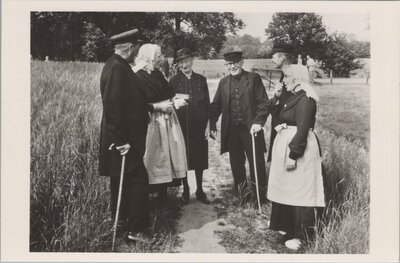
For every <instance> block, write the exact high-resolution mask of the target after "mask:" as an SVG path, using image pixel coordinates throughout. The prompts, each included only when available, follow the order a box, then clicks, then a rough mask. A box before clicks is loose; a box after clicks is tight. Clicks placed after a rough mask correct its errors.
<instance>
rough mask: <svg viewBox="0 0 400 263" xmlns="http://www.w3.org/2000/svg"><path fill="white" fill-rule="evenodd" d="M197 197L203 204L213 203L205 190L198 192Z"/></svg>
mask: <svg viewBox="0 0 400 263" xmlns="http://www.w3.org/2000/svg"><path fill="white" fill-rule="evenodd" d="M196 198H197V200H199V201H200V202H202V203H203V204H206V205H209V204H211V201H210V200H209V199H208V198H207V195H206V194H205V193H204V192H196Z"/></svg>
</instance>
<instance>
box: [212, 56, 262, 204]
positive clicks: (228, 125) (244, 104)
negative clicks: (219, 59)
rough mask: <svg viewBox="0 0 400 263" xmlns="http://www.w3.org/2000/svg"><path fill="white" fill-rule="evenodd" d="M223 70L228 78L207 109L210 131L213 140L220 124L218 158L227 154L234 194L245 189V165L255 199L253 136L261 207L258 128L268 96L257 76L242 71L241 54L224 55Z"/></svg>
mask: <svg viewBox="0 0 400 263" xmlns="http://www.w3.org/2000/svg"><path fill="white" fill-rule="evenodd" d="M224 59H225V66H226V68H227V70H228V71H229V73H230V74H229V75H228V76H226V77H224V78H222V79H221V80H220V82H219V84H218V88H217V91H216V93H215V96H214V99H213V102H212V103H211V106H210V130H211V133H212V135H213V136H214V137H215V136H216V131H217V127H216V123H217V121H218V118H219V116H220V115H221V114H222V120H221V154H223V153H225V152H229V159H230V164H231V169H232V174H233V179H234V184H235V190H236V192H237V191H238V190H240V187H242V186H246V185H247V180H246V168H245V161H246V156H247V160H248V162H249V167H250V176H251V186H252V190H253V191H252V192H253V196H255V192H256V187H255V176H254V175H255V173H254V167H253V152H252V136H255V148H256V149H255V152H256V163H257V175H258V183H259V192H260V201H261V203H264V202H265V201H266V197H265V192H266V189H265V186H266V169H265V159H264V153H265V151H266V145H265V139H264V134H263V129H262V127H263V126H264V124H265V122H266V120H267V117H268V114H269V110H268V107H267V102H268V96H267V93H266V91H265V87H264V85H263V83H262V81H261V77H260V75H258V74H257V73H253V72H247V71H245V70H243V69H242V66H243V58H242V52H241V51H233V52H228V53H225V54H224Z"/></svg>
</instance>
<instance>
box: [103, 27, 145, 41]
mask: <svg viewBox="0 0 400 263" xmlns="http://www.w3.org/2000/svg"><path fill="white" fill-rule="evenodd" d="M110 41H111V44H112V45H118V44H125V43H135V42H139V41H142V40H141V39H140V38H139V30H137V29H132V30H129V31H126V32H123V33H121V34H118V35H114V36H112V37H110Z"/></svg>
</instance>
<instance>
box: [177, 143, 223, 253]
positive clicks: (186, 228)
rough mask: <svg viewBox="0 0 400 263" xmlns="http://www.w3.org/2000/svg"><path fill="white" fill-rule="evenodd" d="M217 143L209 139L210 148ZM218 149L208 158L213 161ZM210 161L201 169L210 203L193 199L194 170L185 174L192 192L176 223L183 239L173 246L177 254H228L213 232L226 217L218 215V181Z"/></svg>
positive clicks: (214, 146)
mask: <svg viewBox="0 0 400 263" xmlns="http://www.w3.org/2000/svg"><path fill="white" fill-rule="evenodd" d="M216 144H217V143H216V142H211V141H210V147H212V148H216V147H218V146H217V145H216ZM216 152H217V151H215V150H214V151H210V155H211V156H210V160H215V157H216V156H213V155H216V154H215V153H216ZM215 165H216V164H215V163H214V162H213V161H211V162H210V169H208V170H205V171H204V176H203V178H204V180H203V189H204V192H205V193H206V194H207V196H208V198H209V199H210V200H211V204H210V205H205V204H203V203H201V202H199V201H198V200H197V199H196V195H195V191H196V180H195V175H194V173H193V172H189V174H188V182H189V187H190V191H191V195H190V203H189V204H188V205H186V206H184V207H183V208H182V211H181V212H182V216H181V218H180V220H179V221H178V224H177V231H178V233H179V237H180V239H181V240H182V243H181V246H180V247H178V248H177V249H176V251H177V252H179V253H227V251H226V249H225V248H224V247H223V246H221V245H220V244H219V242H220V241H221V240H220V238H219V237H218V236H217V234H216V231H219V230H222V229H224V228H226V227H230V226H228V225H227V223H226V220H225V219H224V218H222V217H221V216H220V215H219V212H218V210H219V208H218V206H219V205H220V204H219V202H216V201H218V200H219V199H220V198H222V196H221V192H220V184H221V183H223V182H221V181H220V180H219V179H218V177H217V175H216V173H215V169H213V166H215Z"/></svg>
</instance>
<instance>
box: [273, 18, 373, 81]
mask: <svg viewBox="0 0 400 263" xmlns="http://www.w3.org/2000/svg"><path fill="white" fill-rule="evenodd" d="M265 32H266V34H267V36H268V37H269V39H270V40H272V41H273V42H274V43H277V42H280V43H287V44H291V45H293V54H294V56H295V57H297V55H298V54H301V55H302V57H305V56H306V55H310V56H311V57H312V58H313V59H316V60H319V61H322V68H323V69H325V70H326V71H329V70H333V72H334V75H335V76H340V77H348V76H349V74H350V71H351V70H353V69H356V68H358V67H359V65H358V64H357V63H355V62H354V59H355V58H357V57H369V46H370V44H369V42H362V41H357V40H356V39H355V36H354V35H346V34H343V33H337V32H335V33H332V34H328V33H327V32H326V29H325V26H324V24H323V23H322V17H321V16H320V15H317V14H315V13H276V14H274V15H273V17H272V21H271V22H270V23H269V25H268V27H267V28H266V29H265Z"/></svg>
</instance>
